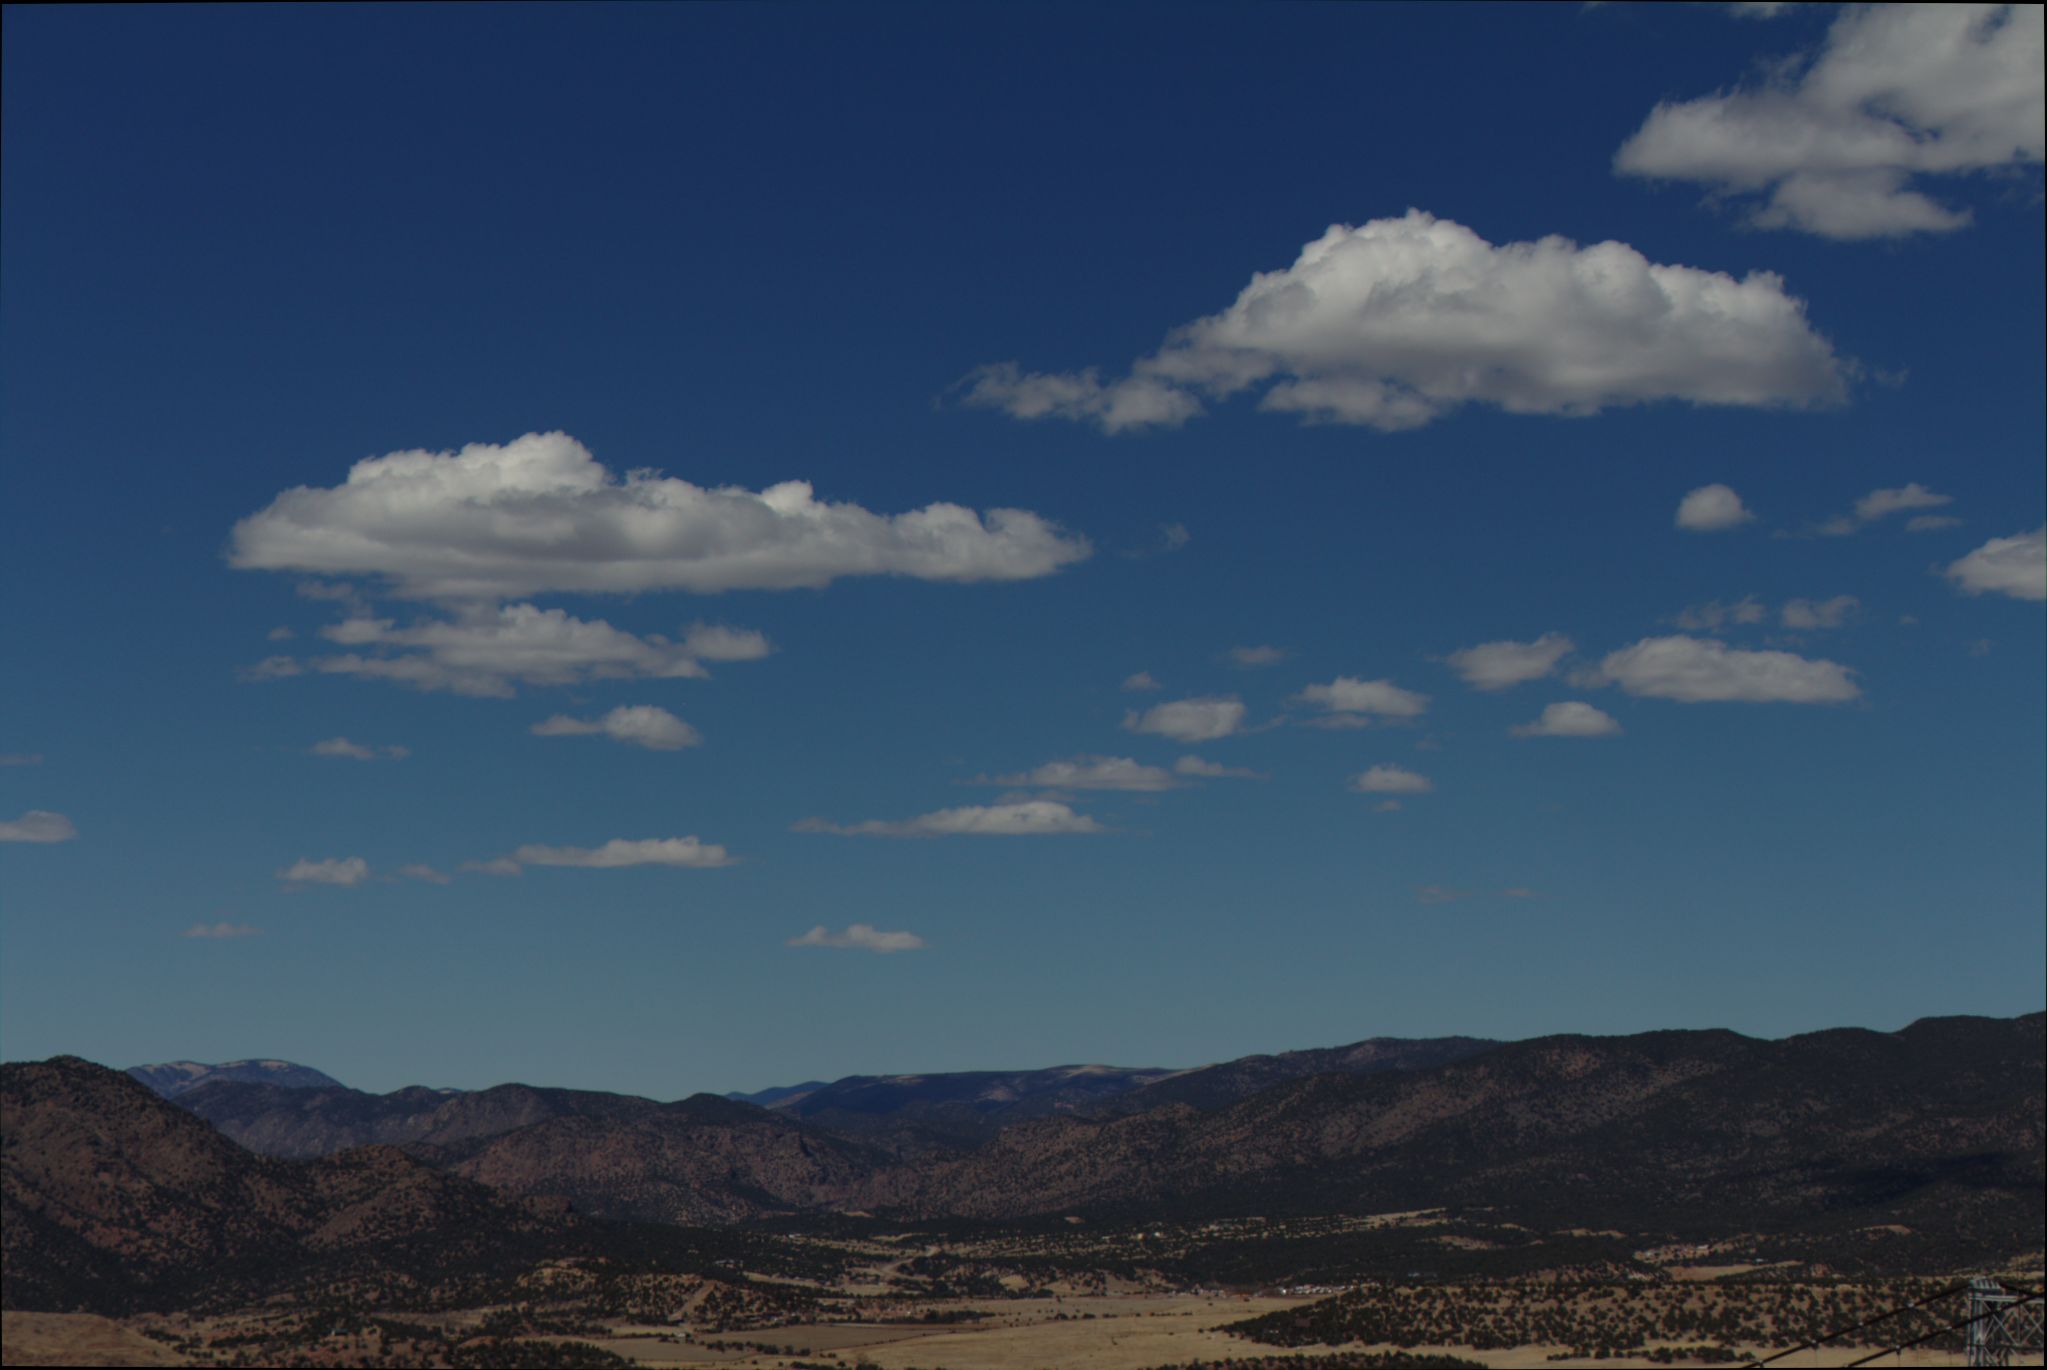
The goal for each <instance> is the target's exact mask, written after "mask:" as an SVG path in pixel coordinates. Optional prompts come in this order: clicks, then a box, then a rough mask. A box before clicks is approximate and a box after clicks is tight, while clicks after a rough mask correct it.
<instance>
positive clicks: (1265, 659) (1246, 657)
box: [1229, 646, 1287, 669]
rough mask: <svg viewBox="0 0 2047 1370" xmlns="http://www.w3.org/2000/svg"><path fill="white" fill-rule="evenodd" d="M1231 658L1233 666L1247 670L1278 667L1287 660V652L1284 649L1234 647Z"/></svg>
mask: <svg viewBox="0 0 2047 1370" xmlns="http://www.w3.org/2000/svg"><path fill="white" fill-rule="evenodd" d="M1229 657H1230V662H1231V664H1233V665H1237V666H1242V667H1245V668H1247V669H1249V668H1252V667H1257V666H1276V665H1278V664H1279V663H1280V662H1282V661H1285V660H1286V659H1287V650H1286V648H1284V647H1262V646H1261V647H1232V648H1230V651H1229Z"/></svg>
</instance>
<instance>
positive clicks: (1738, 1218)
mask: <svg viewBox="0 0 2047 1370" xmlns="http://www.w3.org/2000/svg"><path fill="white" fill-rule="evenodd" d="M2043 1025H2047V1015H2042V1014H2037V1013H2036V1014H2030V1015H2027V1016H2026V1017H2023V1018H2013V1019H1991V1018H1970V1017H1955V1018H1936V1019H1922V1020H1920V1021H1918V1022H1915V1023H1913V1024H1912V1025H1910V1026H1909V1027H1907V1028H1905V1029H1903V1030H1901V1031H1899V1032H1893V1033H1884V1032H1872V1031H1866V1030H1863V1029H1838V1030H1833V1031H1827V1032H1817V1033H1808V1034H1804V1035H1802V1036H1796V1037H1790V1038H1786V1039H1783V1040H1781V1041H1770V1040H1763V1039H1757V1038H1749V1037H1743V1036H1741V1035H1739V1034H1737V1033H1733V1032H1727V1031H1667V1032H1650V1033H1641V1034H1636V1035H1634V1036H1627V1037H1586V1036H1575V1035H1563V1036H1555V1037H1543V1038H1534V1039H1530V1040H1527V1041H1522V1042H1512V1043H1503V1044H1495V1043H1488V1042H1484V1041H1482V1040H1480V1039H1455V1038H1449V1039H1434V1040H1431V1041H1426V1042H1389V1041H1387V1040H1384V1039H1379V1040H1375V1041H1370V1042H1364V1043H1357V1044H1353V1045H1352V1046H1350V1047H1341V1048H1330V1049H1327V1050H1324V1051H1307V1052H1292V1053H1285V1054H1283V1055H1280V1056H1272V1057H1247V1058H1244V1059H1243V1060H1241V1061H1235V1062H1226V1063H1223V1064H1222V1065H1219V1066H1214V1067H1204V1068H1202V1069H1200V1070H1196V1071H1184V1072H1148V1071H1120V1070H1117V1069H1114V1068H1092V1069H1090V1068H1075V1067H1056V1068H1054V1069H1052V1070H1048V1071H1026V1072H1011V1073H1005V1072H966V1073H958V1074H953V1075H938V1076H885V1077H884V1076H875V1077H853V1078H852V1079H850V1080H846V1081H839V1082H835V1083H834V1084H832V1085H828V1086H824V1087H822V1088H820V1089H817V1090H813V1091H810V1092H808V1093H806V1094H802V1095H796V1094H791V1095H788V1096H785V1098H784V1099H783V1100H779V1101H777V1102H778V1103H782V1104H784V1105H785V1106H783V1107H774V1108H761V1107H758V1106H757V1105H753V1104H749V1103H745V1102H741V1101H737V1100H731V1099H723V1098H718V1097H715V1096H712V1095H697V1096H695V1097H693V1098H691V1099H686V1100H682V1101H680V1102H678V1103H672V1104H662V1103H656V1102H655V1101H653V1100H648V1099H637V1098H633V1097H631V1096H627V1095H611V1094H594V1093H586V1092H580V1091H573V1090H541V1089H531V1088H528V1087H526V1086H518V1085H510V1086H500V1087H499V1088H497V1089H493V1090H484V1091H479V1092H478V1093H476V1094H471V1095H460V1096H454V1097H452V1098H451V1097H446V1096H440V1095H436V1094H434V1093H433V1092H432V1091H426V1090H412V1091H405V1090H401V1091H398V1092H397V1093H395V1094H391V1095H368V1094H362V1093H360V1092H358V1091H354V1090H346V1089H331V1090H295V1089H284V1088H280V1087H277V1086H274V1085H248V1084H234V1083H230V1082H216V1083H214V1084H211V1085H208V1086H205V1087H204V1088H201V1089H197V1090H193V1091H190V1092H188V1093H187V1094H185V1095H183V1096H181V1097H180V1099H179V1100H178V1102H179V1104H181V1105H183V1106H185V1107H187V1108H189V1109H190V1110H191V1111H192V1112H194V1113H196V1114H198V1115H199V1116H202V1117H206V1118H208V1119H210V1120H213V1121H215V1122H217V1124H218V1125H219V1126H220V1128H221V1130H222V1131H223V1132H225V1133H226V1134H227V1135H229V1136H231V1137H234V1138H236V1139H238V1140H243V1141H246V1142H247V1143H248V1144H249V1145H251V1146H256V1147H259V1148H270V1149H277V1150H286V1149H290V1150H292V1151H293V1153H294V1154H312V1153H313V1151H314V1150H316V1149H317V1148H318V1147H320V1146H328V1145H353V1144H356V1143H357V1142H359V1141H362V1140H385V1141H393V1142H398V1143H401V1144H402V1145H404V1146H405V1147H406V1149H407V1151H408V1152H409V1153H410V1154H411V1155H412V1156H414V1157H415V1158H417V1159H419V1160H421V1161H425V1162H427V1163H429V1164H432V1165H434V1166H436V1167H439V1168H441V1169H443V1170H447V1171H450V1172H452V1173H454V1174H456V1175H459V1176H462V1177H465V1178H468V1179H473V1180H477V1181H481V1182H483V1183H484V1184H487V1185H490V1186H492V1187H494V1188H496V1189H498V1190H500V1191H502V1192H506V1193H509V1194H513V1195H524V1196H529V1197H534V1198H540V1197H549V1198H554V1199H562V1200H567V1201H568V1202H570V1203H572V1204H573V1205H574V1206H575V1208H576V1210H577V1211H579V1212H582V1213H587V1214H590V1215H592V1216H596V1217H612V1218H621V1219H634V1220H640V1221H658V1222H670V1223H675V1222H680V1223H695V1224H730V1223H745V1222H749V1221H752V1220H757V1219H801V1218H804V1217H806V1216H821V1215H826V1214H833V1213H854V1212H865V1213H872V1214H877V1215H883V1216H890V1217H896V1218H903V1219H915V1220H935V1221H937V1220H942V1221H950V1220H956V1219H967V1220H981V1221H996V1222H1008V1221H1036V1220H1041V1219H1044V1218H1047V1217H1051V1216H1054V1215H1058V1214H1081V1215H1095V1216H1098V1217H1101V1218H1105V1219H1117V1218H1122V1219H1129V1218H1139V1219H1143V1220H1146V1221H1150V1220H1152V1219H1153V1218H1156V1217H1161V1216H1167V1217H1176V1218H1181V1219H1187V1220H1196V1219H1198V1220H1203V1221H1206V1220H1208V1219H1210V1218H1215V1217H1230V1216H1248V1215H1253V1214H1267V1215H1311V1214H1327V1213H1352V1214H1355V1213H1379V1212H1397V1211H1406V1210H1412V1209H1419V1208H1435V1207H1445V1206H1448V1207H1451V1208H1458V1207H1462V1208H1469V1209H1483V1210H1488V1211H1490V1212H1491V1213H1493V1214H1494V1215H1495V1216H1497V1217H1502V1218H1507V1219H1509V1220H1511V1221H1514V1222H1518V1223H1528V1224H1536V1225H1539V1226H1542V1227H1545V1228H1547V1229H1557V1228H1588V1229H1600V1230H1622V1231H1628V1232H1655V1233H1664V1234H1671V1233H1686V1234H1691V1236H1688V1237H1687V1238H1686V1239H1687V1240H1689V1239H1692V1237H1714V1236H1716V1235H1728V1234H1733V1233H1759V1232H1760V1233H1777V1234H1790V1236H1789V1237H1787V1239H1793V1238H1795V1239H1797V1240H1805V1239H1807V1238H1812V1239H1815V1240H1817V1239H1818V1238H1817V1236H1816V1235H1815V1234H1822V1233H1833V1234H1836V1235H1838V1234H1840V1233H1843V1232H1861V1231H1865V1230H1867V1231H1872V1232H1878V1231H1893V1230H1895V1231H1897V1232H1902V1233H1909V1234H1910V1235H1909V1236H1904V1237H1899V1238H1897V1240H1901V1241H1909V1242H1911V1243H1916V1244H1917V1249H1920V1250H1922V1251H1930V1252H1937V1253H1939V1259H1940V1260H1942V1261H1948V1260H1953V1261H1957V1262H1962V1264H1954V1265H1951V1266H1948V1267H1947V1268H1955V1269H1959V1268H1963V1266H1964V1265H1965V1264H1966V1263H1967V1262H1969V1261H1973V1260H1977V1259H1979V1258H1981V1257H1982V1256H1983V1255H1984V1253H1986V1252H1991V1253H2009V1252H2013V1251H2023V1250H2026V1249H2028V1247H2027V1243H2029V1242H2030V1243H2032V1244H2033V1245H2034V1246H2037V1233H2038V1231H2039V1228H2040V1226H2041V1224H2042V1222H2043V1221H2047V1190H2043V1181H2047V1123H2043V1119H2042V1114H2043V1108H2047V1042H2043V1035H2047V1032H2043ZM1154 1077H1155V1078H1154ZM1117 1086H1122V1087H1120V1088H1116V1087H1117ZM806 1115H807V1116H806ZM1798 1234H1805V1235H1804V1236H1799V1235H1798ZM1858 1240H1859V1239H1858ZM1887 1240H1889V1239H1888V1238H1887Z"/></svg>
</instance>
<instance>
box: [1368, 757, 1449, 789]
mask: <svg viewBox="0 0 2047 1370" xmlns="http://www.w3.org/2000/svg"><path fill="white" fill-rule="evenodd" d="M1350 787H1351V788H1352V789H1353V790H1356V791H1357V792H1358V793H1359V794H1427V793H1428V792H1429V791H1430V790H1433V789H1435V788H1436V787H1435V785H1434V783H1433V782H1431V781H1430V780H1429V778H1428V777H1427V776H1425V775H1422V774H1420V773H1419V772H1416V771H1410V770H1408V769H1407V768H1406V767H1405V766H1395V765H1393V764H1392V763H1390V762H1381V763H1380V764H1379V765H1376V766H1373V767H1371V768H1370V769H1369V770H1364V771H1360V772H1359V773H1358V774H1356V775H1354V776H1352V777H1351V778H1350Z"/></svg>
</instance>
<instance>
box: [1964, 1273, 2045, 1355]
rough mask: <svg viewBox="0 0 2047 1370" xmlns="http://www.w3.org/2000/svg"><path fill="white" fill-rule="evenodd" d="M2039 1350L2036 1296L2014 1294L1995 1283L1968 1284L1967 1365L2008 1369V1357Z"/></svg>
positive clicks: (1971, 1281)
mask: <svg viewBox="0 0 2047 1370" xmlns="http://www.w3.org/2000/svg"><path fill="white" fill-rule="evenodd" d="M2040 1347H2041V1340H2040V1296H2039V1295H2037V1294H2035V1295H2031V1296H2027V1295H2024V1294H2014V1293H2012V1292H2011V1291H2010V1290H2008V1289H2006V1288H2005V1287H2004V1286H2003V1285H2001V1284H1999V1283H1998V1282H1997V1281H1996V1280H1991V1279H1983V1278H1981V1277H1978V1278H1976V1279H1973V1280H1970V1281H1969V1364H1971V1365H2010V1364H2011V1358H2012V1353H2014V1352H2025V1351H2038V1350H2039V1349H2040Z"/></svg>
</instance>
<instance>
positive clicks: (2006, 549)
mask: <svg viewBox="0 0 2047 1370" xmlns="http://www.w3.org/2000/svg"><path fill="white" fill-rule="evenodd" d="M1944 574H1945V575H1946V576H1947V578H1948V579H1949V580H1952V581H1953V582H1954V583H1955V584H1956V585H1958V586H1960V587H1961V588H1962V589H1963V590H1966V591H1967V592H1968V593H1970V594H1972V595H1980V594H1986V593H1988V594H1999V595H2010V596H2011V597H2012V598H2013V599H2033V600H2041V599H2047V526H2043V527H2040V528H2036V529H2034V530H2033V531H2032V532H2030V533H2018V534H2015V535H2014V536H2012V537H2008V538H1992V539H1990V541H1988V542H1986V543H1984V544H1983V545H1982V546H1981V547H1978V548H1977V549H1976V550H1975V551H1973V552H1971V553H1969V555H1967V556H1965V557H1963V558H1962V559H1961V560H1959V561H1957V562H1954V563H1953V564H1951V565H1950V566H1949V567H1948V568H1947V570H1946V571H1945V572H1944Z"/></svg>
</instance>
